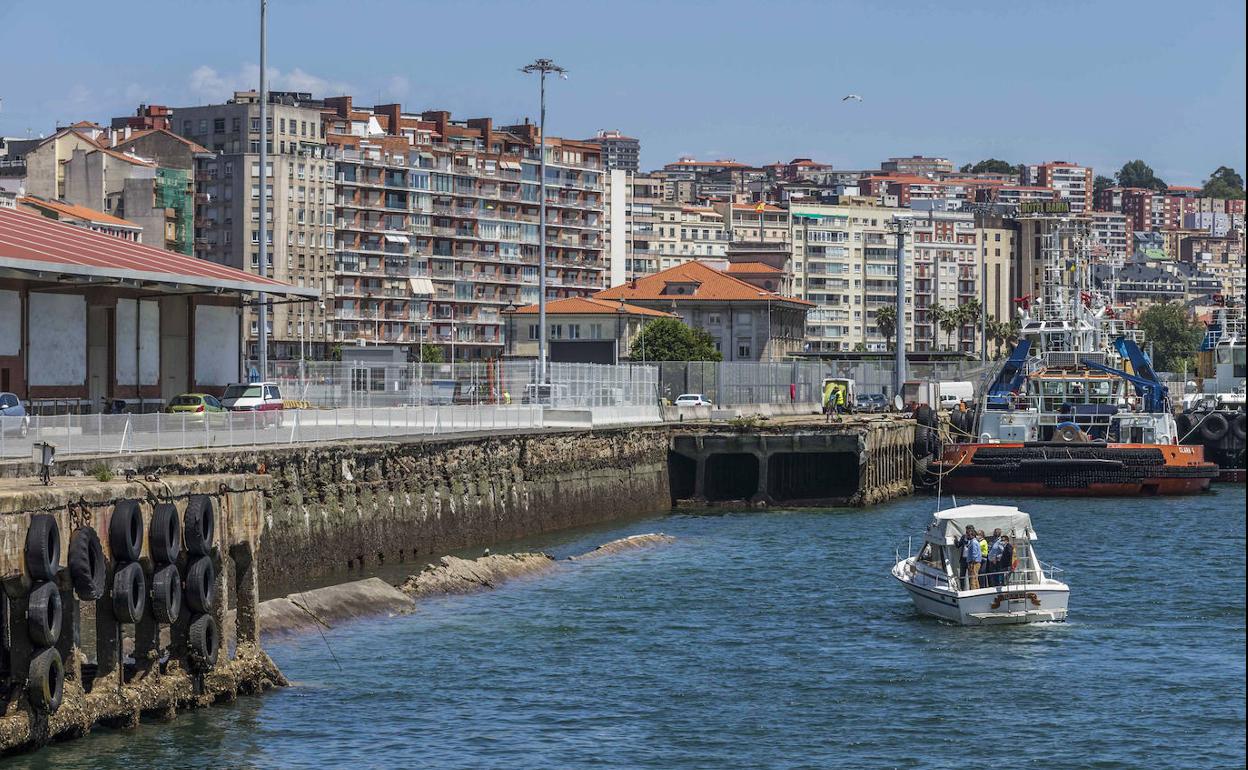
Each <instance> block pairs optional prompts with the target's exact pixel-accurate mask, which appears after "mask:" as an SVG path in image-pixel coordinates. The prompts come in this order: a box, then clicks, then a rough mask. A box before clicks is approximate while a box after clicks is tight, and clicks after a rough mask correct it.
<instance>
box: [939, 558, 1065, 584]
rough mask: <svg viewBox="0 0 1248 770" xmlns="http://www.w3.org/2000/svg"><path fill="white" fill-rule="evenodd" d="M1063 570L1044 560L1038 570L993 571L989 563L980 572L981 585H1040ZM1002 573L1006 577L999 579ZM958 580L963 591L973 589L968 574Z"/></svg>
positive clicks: (1052, 578) (1053, 578)
mask: <svg viewBox="0 0 1248 770" xmlns="http://www.w3.org/2000/svg"><path fill="white" fill-rule="evenodd" d="M1061 571H1062V569H1061V568H1060V567H1056V566H1054V565H1052V564H1045V563H1044V562H1041V563H1040V569H1038V570H1033V569H1014V570H1008V571H1006V572H1004V573H1002V572H1000V571H998V572H992V571H990V570H988V569H987V565H985V568H984V569H982V570H981V571H980V573H979V587H980V588H1011V587H1014V586H1027V585H1038V584H1040V583H1043V582H1045V581H1049V580H1056V578H1055V577H1054V574H1056V573H1059V572H1061ZM1001 575H1004V578H1000V579H999V578H998V576H1001ZM958 582H959V584H960V586H961V589H962V590H963V591H969V590H971V588H970V581H969V580H968V579H967V576H966V575H963V576H962V577H961V578H960V579H959V581H958Z"/></svg>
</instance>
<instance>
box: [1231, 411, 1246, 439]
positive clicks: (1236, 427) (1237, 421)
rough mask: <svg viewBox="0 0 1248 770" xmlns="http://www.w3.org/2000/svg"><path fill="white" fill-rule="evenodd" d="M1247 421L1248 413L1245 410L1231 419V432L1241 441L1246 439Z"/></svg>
mask: <svg viewBox="0 0 1248 770" xmlns="http://www.w3.org/2000/svg"><path fill="white" fill-rule="evenodd" d="M1245 423H1248V415H1245V414H1244V413H1243V412H1240V413H1239V414H1237V415H1235V418H1234V419H1232V420H1231V433H1232V434H1234V436H1235V438H1237V439H1239V440H1240V441H1243V440H1244V435H1245V432H1246V431H1245Z"/></svg>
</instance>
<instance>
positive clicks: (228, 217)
mask: <svg viewBox="0 0 1248 770" xmlns="http://www.w3.org/2000/svg"><path fill="white" fill-rule="evenodd" d="M267 117H268V121H267V125H266V126H265V127H264V130H263V131H262V130H261V126H260V97H259V95H258V94H257V93H256V92H255V91H240V92H236V93H235V94H234V98H233V99H230V100H229V101H228V102H226V103H224V104H212V105H205V106H200V107H176V108H174V109H173V114H172V117H171V121H172V122H171V126H172V130H173V131H174V132H175V133H177V134H178V135H180V136H182V137H185V138H187V139H190V140H192V141H194V142H195V143H196V144H198V145H200V146H202V147H204V148H207V149H208V150H209V151H210V153H211V155H210V156H208V157H204V158H197V159H196V164H195V191H196V198H195V200H196V203H195V238H194V251H195V256H197V257H199V258H200V259H206V260H209V261H212V262H217V263H219V264H223V265H228V266H230V267H234V268H238V269H241V270H246V271H249V272H253V273H256V272H259V270H260V230H261V228H260V195H261V194H262V191H263V194H264V195H265V196H266V200H267V213H266V217H267V219H268V227H267V228H266V229H267V231H268V239H267V240H268V243H267V247H268V265H267V268H266V271H265V272H266V274H267V275H268V276H270V277H272V278H277V279H278V280H282V281H286V282H288V283H292V284H295V285H297V286H304V287H310V288H315V289H318V290H319V291H321V292H322V295H324V294H326V293H328V292H329V291H330V290H331V277H332V275H333V270H334V263H333V256H332V255H333V246H334V225H333V216H334V206H333V192H334V187H333V184H334V183H333V170H334V167H333V162H332V161H331V160H330V159H329V158H327V157H326V153H325V136H324V133H323V128H322V123H321V106H320V103H319V102H317V101H314V100H313V99H312V96H311V94H307V93H288V92H276V91H274V92H271V93H270V94H269V105H268V116H267ZM262 140H263V141H265V142H266V143H267V150H268V153H269V155H268V159H267V166H266V168H265V169H264V171H263V173H262V172H261V169H260V156H259V152H260V142H261V141H262ZM328 310H329V307H328V305H327V303H325V302H297V303H290V304H275V305H273V306H272V307H271V309H270V312H269V314H268V326H269V339H270V343H269V355H270V357H271V358H273V359H297V358H299V357H300V355H301V354H302V355H304V356H305V357H307V358H327V357H329V355H330V352H331V348H332V346H333V342H334V335H333V331H334V330H333V324H332V323H331V322H330V318H331V316H330V314H329V313H328V312H327V311H328ZM244 313H245V319H244V329H245V330H246V333H247V339H248V343H247V355H248V356H249V357H254V356H255V354H256V351H255V347H256V340H257V338H258V336H259V333H258V332H259V328H258V314H257V312H256V309H255V308H245V309H244Z"/></svg>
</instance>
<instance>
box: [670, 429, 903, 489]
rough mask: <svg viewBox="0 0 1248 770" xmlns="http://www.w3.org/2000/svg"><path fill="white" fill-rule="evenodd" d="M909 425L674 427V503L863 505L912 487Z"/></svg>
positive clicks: (671, 477) (671, 458) (671, 464)
mask: <svg viewBox="0 0 1248 770" xmlns="http://www.w3.org/2000/svg"><path fill="white" fill-rule="evenodd" d="M913 437H914V422H913V421H912V420H907V419H901V418H892V417H888V416H880V417H871V418H849V419H846V420H844V421H843V422H839V423H833V424H828V423H824V422H822V421H813V420H806V421H801V422H796V423H790V424H779V425H764V424H756V425H744V424H739V425H737V426H731V425H727V426H725V425H699V426H692V425H690V426H683V427H679V428H674V429H673V432H672V437H671V454H670V456H669V475H670V484H671V489H672V498H673V501H674V502H675V503H677V504H680V505H693V506H698V505H708V504H739V503H743V502H744V503H747V504H751V505H781V504H783V505H811V506H813V505H869V504H872V503H877V502H881V501H884V500H889V499H892V498H894V497H898V496H901V495H906V494H910V493H911V492H912V491H913V486H912V475H913V473H912V470H913V461H912V457H911V454H910V446H911V444H912V443H913Z"/></svg>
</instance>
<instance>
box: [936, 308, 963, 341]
mask: <svg viewBox="0 0 1248 770" xmlns="http://www.w3.org/2000/svg"><path fill="white" fill-rule="evenodd" d="M940 310H941V312H940V320H939V324H940V330H941V331H942V332H944V333H945V348H946V349H947V350H952V349H953V333H954V332H956V331H957V330H958V329H960V328H962V313H961V308H952V309H946V308H941V309H940Z"/></svg>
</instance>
